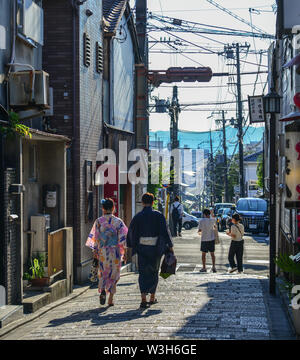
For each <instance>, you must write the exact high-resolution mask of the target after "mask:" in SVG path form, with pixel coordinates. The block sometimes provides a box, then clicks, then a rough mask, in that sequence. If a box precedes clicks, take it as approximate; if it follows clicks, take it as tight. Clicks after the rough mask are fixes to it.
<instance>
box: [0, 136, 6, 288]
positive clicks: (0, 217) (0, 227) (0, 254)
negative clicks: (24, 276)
mask: <svg viewBox="0 0 300 360" xmlns="http://www.w3.org/2000/svg"><path fill="white" fill-rule="evenodd" d="M4 142H5V140H4V136H3V135H2V134H0V204H1V205H0V234H2V235H3V234H4V218H5V209H4V169H5V164H4ZM4 245H5V240H4V236H0V285H3V286H4V285H5V276H4V274H5V269H4V253H5V249H4Z"/></svg>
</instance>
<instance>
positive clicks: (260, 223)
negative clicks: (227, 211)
mask: <svg viewBox="0 0 300 360" xmlns="http://www.w3.org/2000/svg"><path fill="white" fill-rule="evenodd" d="M236 211H237V213H238V214H239V215H241V217H242V222H243V225H244V227H245V231H247V232H251V233H256V234H258V233H266V234H267V233H268V232H269V215H268V203H267V201H266V200H264V199H260V198H240V199H239V200H238V202H237V204H236Z"/></svg>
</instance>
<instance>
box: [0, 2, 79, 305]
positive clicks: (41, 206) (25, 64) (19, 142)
mask: <svg viewBox="0 0 300 360" xmlns="http://www.w3.org/2000/svg"><path fill="white" fill-rule="evenodd" d="M0 8H1V13H0V28H1V30H0V37H1V40H0V43H1V50H0V77H1V81H0V105H1V117H0V120H1V127H2V129H1V130H2V132H1V136H0V137H1V139H0V140H1V172H0V173H1V174H0V177H1V186H0V189H1V190H0V192H1V194H0V196H1V202H0V204H1V205H0V208H1V224H0V226H1V243H0V249H1V257H0V258H1V260H0V261H1V264H0V267H1V285H3V286H4V287H5V289H6V301H7V304H20V303H22V300H23V295H24V288H23V281H22V278H23V274H24V273H25V272H28V270H29V267H30V265H31V260H32V258H33V257H36V256H37V255H38V254H40V253H44V254H45V253H47V252H48V238H47V237H48V233H50V232H53V231H58V230H59V229H63V228H65V227H66V220H67V211H66V155H67V152H66V147H67V144H68V142H69V140H70V139H69V138H68V137H66V136H63V135H61V134H59V133H53V132H52V133H50V132H48V131H46V130H47V126H46V125H45V123H46V117H47V112H49V111H50V112H51V102H50V97H51V96H50V89H49V77H51V74H49V73H47V72H45V69H44V68H43V61H42V57H43V53H42V52H43V50H42V49H43V45H44V27H43V21H44V11H43V7H42V1H38V0H36V1H33V0H23V1H15V0H10V1H4V0H1V2H0ZM13 121H15V122H18V123H20V124H21V125H25V126H27V129H29V132H30V135H24V134H23V135H22V134H20V133H19V132H15V131H12V130H11V124H12V123H13ZM50 197H52V199H51V200H50ZM33 218H34V219H35V220H36V221H37V222H36V223H35V224H37V225H34V220H33ZM46 219H47V222H46ZM42 223H43V224H44V225H42ZM46 223H47V225H46ZM41 229H42V230H41ZM2 235H3V236H2ZM68 241H71V239H68ZM70 256H71V255H70ZM70 281H71V282H72V279H70ZM71 287H72V284H71V283H70V284H69V285H68V288H69V289H71Z"/></svg>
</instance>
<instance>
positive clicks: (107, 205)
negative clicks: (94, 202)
mask: <svg viewBox="0 0 300 360" xmlns="http://www.w3.org/2000/svg"><path fill="white" fill-rule="evenodd" d="M101 204H102V207H103V209H104V210H107V211H109V210H112V209H113V208H114V206H115V204H114V201H113V199H111V198H107V199H103V200H101Z"/></svg>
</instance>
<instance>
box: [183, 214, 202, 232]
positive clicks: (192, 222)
mask: <svg viewBox="0 0 300 360" xmlns="http://www.w3.org/2000/svg"><path fill="white" fill-rule="evenodd" d="M198 221H199V219H197V218H196V216H193V215H190V214H188V213H186V212H185V211H184V212H183V217H182V226H183V227H184V228H185V230H190V229H191V228H193V227H197V226H198Z"/></svg>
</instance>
